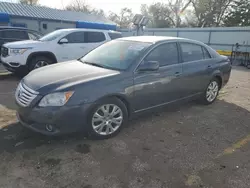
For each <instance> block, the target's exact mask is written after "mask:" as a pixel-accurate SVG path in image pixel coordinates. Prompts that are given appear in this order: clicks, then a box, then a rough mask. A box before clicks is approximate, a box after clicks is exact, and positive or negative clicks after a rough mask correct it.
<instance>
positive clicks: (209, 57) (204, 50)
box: [202, 47, 211, 59]
mask: <svg viewBox="0 0 250 188" xmlns="http://www.w3.org/2000/svg"><path fill="white" fill-rule="evenodd" d="M202 50H203V54H204V59H211V55H210V54H209V52H208V51H207V49H206V48H204V47H202Z"/></svg>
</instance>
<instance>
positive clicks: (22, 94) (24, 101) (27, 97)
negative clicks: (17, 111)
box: [15, 83, 39, 107]
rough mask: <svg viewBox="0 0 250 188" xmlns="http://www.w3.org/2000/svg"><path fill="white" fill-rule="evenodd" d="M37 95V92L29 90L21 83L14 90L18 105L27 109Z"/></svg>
mask: <svg viewBox="0 0 250 188" xmlns="http://www.w3.org/2000/svg"><path fill="white" fill-rule="evenodd" d="M38 94H39V93H38V92H36V91H34V90H32V89H30V88H29V87H27V86H26V85H24V84H23V83H19V85H18V87H17V89H16V93H15V97H16V101H17V103H18V104H19V105H21V106H23V107H27V106H29V105H30V103H31V102H32V101H33V100H34V99H35V98H36V97H37V95H38Z"/></svg>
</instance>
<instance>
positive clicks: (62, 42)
mask: <svg viewBox="0 0 250 188" xmlns="http://www.w3.org/2000/svg"><path fill="white" fill-rule="evenodd" d="M67 43H69V41H68V39H66V38H62V39H61V40H59V42H58V44H67Z"/></svg>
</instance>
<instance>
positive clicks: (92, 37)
mask: <svg viewBox="0 0 250 188" xmlns="http://www.w3.org/2000/svg"><path fill="white" fill-rule="evenodd" d="M105 40H106V38H105V35H104V33H102V32H85V43H96V42H103V41H105Z"/></svg>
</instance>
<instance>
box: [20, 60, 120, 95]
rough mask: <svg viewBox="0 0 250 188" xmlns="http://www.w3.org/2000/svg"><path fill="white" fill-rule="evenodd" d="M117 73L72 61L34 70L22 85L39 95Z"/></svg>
mask: <svg viewBox="0 0 250 188" xmlns="http://www.w3.org/2000/svg"><path fill="white" fill-rule="evenodd" d="M119 73H120V72H119V71H115V70H110V69H104V68H100V67H95V66H92V65H88V64H84V63H82V62H80V61H77V60H74V61H68V62H63V63H57V64H54V65H49V66H46V67H42V68H39V69H36V70H34V71H32V72H30V73H29V74H28V75H27V76H26V77H24V79H23V83H24V84H25V85H26V86H28V87H29V88H31V89H33V90H35V91H38V92H40V93H49V92H53V91H56V90H62V89H65V88H68V87H70V86H74V85H76V84H79V83H83V82H88V81H91V80H95V79H101V78H104V77H108V76H113V75H117V74H119Z"/></svg>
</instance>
